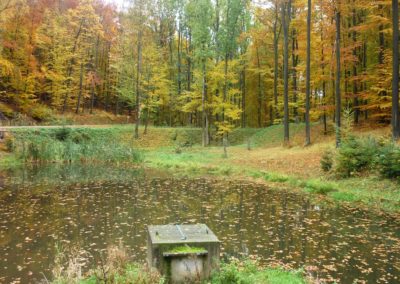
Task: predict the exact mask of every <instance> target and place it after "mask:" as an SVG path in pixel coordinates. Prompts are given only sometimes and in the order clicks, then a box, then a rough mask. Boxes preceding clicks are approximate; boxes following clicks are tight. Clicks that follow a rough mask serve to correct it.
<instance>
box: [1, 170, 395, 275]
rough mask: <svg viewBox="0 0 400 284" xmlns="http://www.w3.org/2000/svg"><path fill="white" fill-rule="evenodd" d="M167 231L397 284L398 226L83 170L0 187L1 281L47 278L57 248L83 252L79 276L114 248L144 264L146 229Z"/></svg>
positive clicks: (283, 197) (295, 200) (268, 193)
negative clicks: (177, 226)
mask: <svg viewBox="0 0 400 284" xmlns="http://www.w3.org/2000/svg"><path fill="white" fill-rule="evenodd" d="M156 176H157V177H156ZM32 181H33V182H32ZM166 223H206V224H207V225H208V226H210V227H211V229H213V230H214V232H215V233H216V234H217V235H218V236H219V238H220V239H221V241H222V242H223V251H224V252H225V253H226V254H227V255H235V256H238V255H257V256H259V257H260V258H261V259H262V261H263V262H264V263H271V262H278V261H282V262H284V263H286V264H289V265H290V266H292V267H295V268H299V267H306V268H307V269H309V270H310V271H313V273H314V276H316V275H318V277H320V278H324V279H328V280H332V279H337V280H339V281H340V282H341V283H352V282H353V281H354V280H356V279H358V280H364V281H366V282H368V283H399V282H400V220H398V219H394V218H391V217H388V216H378V215H374V214H372V213H369V212H365V211H361V210H357V209H348V208H344V207H335V208H330V207H327V208H326V207H324V206H317V205H315V204H312V203H310V202H309V201H308V200H307V199H306V198H304V197H302V196H298V195H295V194H291V193H287V192H282V191H273V190H270V189H268V188H265V186H263V185H258V184H252V183H249V182H229V181H215V180H209V179H172V178H168V177H163V176H160V175H158V174H157V175H155V174H154V173H151V174H149V173H148V172H144V171H142V170H131V171H127V170H125V169H104V168H97V169H94V168H88V167H87V168H82V167H81V168H77V169H76V168H74V167H66V168H65V167H63V168H62V169H59V168H55V167H50V168H48V169H43V168H42V169H35V170H33V171H23V172H18V173H13V174H8V175H7V176H5V177H3V178H2V183H1V184H0V282H1V283H3V282H4V283H8V282H11V281H13V280H20V281H21V282H22V283H26V282H34V281H35V280H41V279H43V278H44V277H43V275H42V274H41V273H43V274H44V275H46V277H47V278H49V277H50V275H51V272H50V268H51V265H52V264H53V261H54V255H55V245H56V244H57V243H58V244H63V245H64V246H79V247H80V248H82V249H84V250H87V251H89V252H90V253H91V255H92V258H91V260H90V261H89V262H88V264H87V266H88V268H89V267H91V266H93V265H94V264H95V262H96V255H98V254H99V252H100V251H102V250H104V249H105V248H106V247H107V246H108V245H110V244H118V243H119V242H120V241H122V242H123V243H124V244H125V246H126V247H127V248H128V249H129V251H130V253H131V255H132V256H133V257H134V259H135V260H137V261H144V260H145V250H146V233H145V228H146V225H148V224H166Z"/></svg>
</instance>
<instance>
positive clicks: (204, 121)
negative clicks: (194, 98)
mask: <svg viewBox="0 0 400 284" xmlns="http://www.w3.org/2000/svg"><path fill="white" fill-rule="evenodd" d="M202 76H203V88H202V96H201V111H202V128H203V139H202V142H203V143H202V144H203V147H206V146H207V145H208V141H209V138H208V118H207V113H206V62H205V59H203V62H202Z"/></svg>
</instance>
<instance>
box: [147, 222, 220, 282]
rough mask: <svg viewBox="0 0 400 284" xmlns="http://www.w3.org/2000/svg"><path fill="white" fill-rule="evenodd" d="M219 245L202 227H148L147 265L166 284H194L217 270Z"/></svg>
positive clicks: (207, 230) (205, 228) (212, 234)
mask: <svg viewBox="0 0 400 284" xmlns="http://www.w3.org/2000/svg"><path fill="white" fill-rule="evenodd" d="M219 254H220V241H219V240H218V238H217V237H216V236H215V234H214V233H213V232H212V231H211V230H210V229H209V228H208V227H207V226H206V225H205V224H197V225H158V226H148V238H147V261H148V264H149V266H150V267H153V268H156V269H157V270H158V271H159V272H160V273H161V274H162V275H164V276H166V278H167V280H168V282H169V283H172V284H178V283H195V282H201V281H202V280H204V279H207V278H209V277H210V275H211V272H212V271H213V270H214V269H216V268H218V265H219Z"/></svg>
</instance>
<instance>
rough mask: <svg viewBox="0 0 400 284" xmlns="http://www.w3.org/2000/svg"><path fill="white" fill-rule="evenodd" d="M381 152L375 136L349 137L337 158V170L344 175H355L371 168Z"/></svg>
mask: <svg viewBox="0 0 400 284" xmlns="http://www.w3.org/2000/svg"><path fill="white" fill-rule="evenodd" d="M378 154H379V145H378V143H377V142H376V140H375V139H373V138H357V137H354V136H349V137H347V138H346V139H345V140H344V141H343V143H342V145H341V147H340V149H339V152H338V155H337V158H336V160H337V161H336V164H337V166H336V171H337V172H338V174H339V175H340V176H342V177H350V176H354V175H355V174H357V173H361V172H363V171H367V170H369V169H371V168H372V167H373V165H374V163H375V161H376V158H377V156H378Z"/></svg>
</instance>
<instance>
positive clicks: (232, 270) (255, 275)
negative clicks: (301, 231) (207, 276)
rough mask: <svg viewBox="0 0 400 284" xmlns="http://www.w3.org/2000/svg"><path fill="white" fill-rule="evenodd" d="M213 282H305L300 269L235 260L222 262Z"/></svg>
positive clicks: (227, 283) (267, 283) (292, 283)
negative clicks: (289, 269) (271, 266)
mask: <svg viewBox="0 0 400 284" xmlns="http://www.w3.org/2000/svg"><path fill="white" fill-rule="evenodd" d="M211 283H212V284H254V283H260V284H305V283H307V282H306V280H305V279H304V277H303V275H302V273H301V272H300V271H287V270H283V269H282V268H261V267H260V266H258V265H257V264H256V263H255V262H253V261H249V260H246V261H242V262H239V261H233V262H231V263H222V264H221V268H220V271H218V272H216V273H215V274H214V275H213V277H212V279H211Z"/></svg>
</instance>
